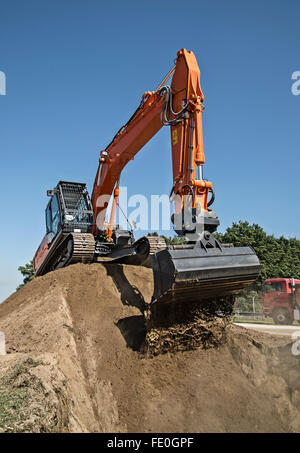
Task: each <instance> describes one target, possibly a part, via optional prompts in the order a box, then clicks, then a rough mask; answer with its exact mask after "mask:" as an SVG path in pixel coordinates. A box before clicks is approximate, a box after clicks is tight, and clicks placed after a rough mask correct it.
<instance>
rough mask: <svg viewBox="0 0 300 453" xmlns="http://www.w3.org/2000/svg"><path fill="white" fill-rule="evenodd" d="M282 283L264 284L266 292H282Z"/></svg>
mask: <svg viewBox="0 0 300 453" xmlns="http://www.w3.org/2000/svg"><path fill="white" fill-rule="evenodd" d="M281 290H282V286H281V282H266V283H265V284H264V292H265V293H271V292H272V291H281Z"/></svg>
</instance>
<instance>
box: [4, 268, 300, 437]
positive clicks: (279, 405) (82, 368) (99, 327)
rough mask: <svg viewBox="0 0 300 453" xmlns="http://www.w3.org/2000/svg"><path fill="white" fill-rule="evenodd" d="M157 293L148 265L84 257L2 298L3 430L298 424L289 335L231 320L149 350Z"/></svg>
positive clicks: (295, 364) (299, 401)
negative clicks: (196, 340)
mask: <svg viewBox="0 0 300 453" xmlns="http://www.w3.org/2000/svg"><path fill="white" fill-rule="evenodd" d="M151 295H152V272H151V270H150V269H147V268H142V267H134V266H122V265H116V264H114V265H113V264H109V263H106V264H105V263H104V264H98V263H97V264H92V265H83V264H76V265H73V266H70V267H69V268H66V269H60V270H58V271H56V272H52V273H49V274H48V275H46V276H44V277H39V278H36V279H34V280H33V281H32V282H30V283H29V284H27V285H26V286H25V287H24V288H23V289H21V290H20V291H18V292H17V293H14V294H13V295H12V296H11V297H10V298H9V299H7V301H5V302H4V303H3V304H1V305H0V331H3V332H5V335H6V342H7V344H6V347H7V352H8V354H7V355H6V356H0V432H1V431H2V432H3V431H4V432H5V431H37V432H55V431H63V432H95V431H97V432H174V433H176V432H179V433H180V432H181V433H183V432H295V431H296V432H299V431H300V379H299V372H300V360H299V356H298V355H295V354H293V352H292V343H291V342H292V340H291V339H290V338H288V337H279V336H273V335H270V334H264V333H261V332H256V331H254V330H249V329H245V328H244V327H239V326H235V325H233V324H228V325H223V326H222V329H223V330H222V332H223V335H222V341H220V343H219V344H218V342H213V343H211V344H209V342H208V343H206V344H205V345H203V347H198V348H196V349H194V350H190V351H180V352H176V353H170V352H167V353H165V354H160V355H157V356H154V357H152V356H151V355H150V354H149V353H147V350H146V349H145V348H143V349H141V347H142V345H143V342H144V339H145V330H144V318H143V315H142V312H141V306H142V305H143V303H144V301H146V302H149V301H150V300H151ZM220 322H222V321H220V320H219V319H217V320H216V323H215V326H214V325H212V324H211V323H210V325H209V326H208V328H207V329H208V330H211V331H213V332H215V331H218V329H220V328H221V327H220ZM216 326H217V327H216ZM204 346H205V348H204ZM141 350H142V351H143V352H141Z"/></svg>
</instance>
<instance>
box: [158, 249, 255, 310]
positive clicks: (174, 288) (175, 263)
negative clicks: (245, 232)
mask: <svg viewBox="0 0 300 453" xmlns="http://www.w3.org/2000/svg"><path fill="white" fill-rule="evenodd" d="M152 269H153V276H154V294H153V298H152V302H151V306H152V307H154V306H158V305H161V304H173V303H183V304H186V303H188V302H193V303H198V302H199V304H201V302H204V301H205V300H206V301H207V300H208V299H211V298H215V299H218V298H220V299H221V298H224V297H226V296H232V295H234V294H237V293H239V292H240V291H241V290H242V289H243V288H245V287H247V286H248V285H250V284H251V283H252V282H254V281H255V280H256V278H257V276H258V274H259V272H260V270H261V265H260V263H259V260H258V258H257V256H256V254H255V253H254V251H253V250H252V249H251V248H250V247H226V248H225V247H221V248H211V249H209V248H200V247H190V248H189V246H184V247H183V248H181V249H175V248H174V249H170V248H169V249H164V250H161V251H158V252H157V253H155V254H154V255H153V256H152Z"/></svg>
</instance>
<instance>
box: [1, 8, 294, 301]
mask: <svg viewBox="0 0 300 453" xmlns="http://www.w3.org/2000/svg"><path fill="white" fill-rule="evenodd" d="M299 15H300V3H299V1H298V0H295V1H293V0H288V1H285V2H284V1H276V0H275V1H263V2H262V1H257V0H252V1H251V2H250V1H221V0H215V1H214V2H209V1H201V0H198V1H195V0H191V1H188V2H182V1H180V0H172V1H164V0H162V1H151V2H150V1H135V0H134V1H132V0H128V1H127V2H123V1H118V0H115V1H114V2H102V1H99V0H98V1H95V0H85V1H77V0H72V1H70V0H62V1H58V0H52V1H51V2H50V1H45V0H44V1H34V0H29V1H21V0H18V1H17V0H2V1H1V3H0V71H3V72H4V73H5V74H6V82H7V86H6V90H7V91H6V93H7V94H6V96H0V152H1V164H0V189H1V190H0V197H1V206H2V210H1V212H2V213H1V220H2V221H1V222H0V257H1V258H0V301H1V300H3V299H4V298H5V297H7V296H8V295H9V294H10V293H11V292H12V291H13V290H14V289H15V287H16V285H17V284H19V283H20V282H21V281H22V277H21V274H20V273H19V272H18V271H17V267H18V266H19V265H22V264H24V263H26V262H28V261H29V260H30V259H31V258H32V256H33V254H34V252H35V250H36V248H37V246H38V244H39V243H40V241H41V239H42V237H43V235H44V231H45V225H44V223H45V222H44V209H45V206H46V203H47V200H48V199H47V197H46V190H47V189H48V188H52V187H53V186H55V184H56V183H57V181H58V180H59V179H64V180H74V181H80V182H81V181H82V182H86V183H87V184H88V187H89V189H91V187H92V184H93V180H94V176H95V173H96V168H97V162H98V152H99V150H101V149H103V148H105V146H106V145H107V144H108V143H109V142H110V140H111V138H112V137H113V135H114V133H115V132H116V131H117V130H118V129H119V127H120V126H121V125H122V124H124V123H125V122H126V121H127V120H128V118H129V117H130V116H131V114H132V113H133V111H134V110H135V109H136V107H137V105H138V103H139V102H140V98H141V95H142V93H143V92H144V91H148V90H153V89H155V88H156V87H157V85H158V84H159V83H160V82H161V80H162V78H163V76H164V75H165V74H166V73H167V72H168V71H169V69H170V68H171V67H172V66H173V61H174V59H175V57H176V53H177V51H178V50H179V49H181V48H182V47H184V48H186V49H188V50H192V51H193V52H194V53H195V55H196V58H197V60H198V64H199V67H200V70H201V86H202V89H203V92H204V95H205V106H206V109H205V113H204V115H203V128H204V146H205V154H206V161H207V163H206V166H205V170H204V171H205V177H207V178H208V179H209V180H210V181H212V182H213V185H214V188H215V191H216V202H215V204H214V208H215V209H216V211H217V214H218V216H219V218H220V220H221V226H220V228H219V230H220V231H224V230H225V229H226V228H227V226H229V225H231V223H232V222H233V221H238V220H239V219H241V220H248V221H249V222H251V223H258V224H260V225H261V226H262V227H263V228H264V229H265V230H266V231H267V233H269V234H274V235H275V236H279V235H281V234H284V235H285V236H287V237H295V236H296V237H298V238H299V237H300V234H299V229H300V212H299V199H300V197H299V171H300V153H299V151H300V149H299V143H300V127H299V119H300V117H299V116H300V115H299V114H300V96H293V95H292V92H291V86H292V83H293V81H292V80H291V77H292V74H293V72H295V71H300V27H299ZM171 174H172V173H171V151H170V139H169V130H168V129H167V128H164V129H163V130H162V131H161V132H160V133H159V134H157V135H156V136H155V137H154V138H153V139H152V140H151V141H150V142H149V143H148V144H147V145H146V147H145V148H144V149H143V150H142V151H141V152H140V153H139V155H138V156H137V157H136V159H135V160H134V161H133V162H131V163H130V164H129V165H128V167H127V168H126V169H125V171H124V174H123V176H122V185H126V186H128V192H129V194H134V193H140V194H144V195H146V196H147V197H149V196H150V194H151V193H154V194H160V193H169V191H170V188H171V185H172V176H171ZM164 233H165V234H168V232H164ZM139 234H140V233H139ZM139 234H138V235H139ZM170 234H171V233H170Z"/></svg>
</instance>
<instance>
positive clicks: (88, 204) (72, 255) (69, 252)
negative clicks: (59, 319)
mask: <svg viewBox="0 0 300 453" xmlns="http://www.w3.org/2000/svg"><path fill="white" fill-rule="evenodd" d="M171 77H172V79H171V84H170V85H166V82H167V81H168V80H169V79H170V78H171ZM203 102H204V96H203V92H202V90H201V87H200V70H199V67H198V64H197V61H196V58H195V55H194V54H193V52H191V51H187V50H185V49H181V50H180V51H179V52H178V53H177V59H176V61H175V66H174V67H173V68H172V69H171V71H170V72H169V73H168V74H167V76H166V77H165V78H164V80H163V81H162V83H161V84H160V85H159V87H158V88H157V89H156V90H155V91H147V92H145V93H144V94H143V96H142V99H141V102H140V104H139V106H138V108H137V109H136V111H135V112H134V114H133V115H132V116H131V118H130V119H129V120H128V121H127V123H126V124H125V125H124V126H122V127H121V128H120V129H119V131H118V132H117V133H116V134H115V136H114V137H113V139H112V141H111V142H110V143H109V145H108V146H107V147H106V148H105V149H104V150H102V151H101V152H100V157H99V164H98V169H97V172H96V176H95V181H94V186H93V192H92V196H91V198H90V197H89V194H88V191H87V188H86V185H85V184H84V183H77V182H67V181H59V182H58V184H57V185H56V187H55V188H54V189H53V190H48V191H47V195H48V196H49V197H50V201H49V203H48V205H47V208H46V235H45V236H44V238H43V240H42V242H41V244H40V246H39V247H38V249H37V251H36V253H35V255H34V258H33V263H34V272H35V276H41V275H44V274H46V273H48V272H49V271H53V270H56V269H59V268H62V267H65V266H69V265H70V264H73V263H77V262H85V263H91V262H93V261H99V260H100V261H101V258H105V259H106V260H107V259H110V260H112V261H114V262H117V263H127V264H134V265H148V266H149V265H150V266H152V270H153V277H154V293H153V297H152V302H151V304H152V306H159V305H161V304H163V305H164V307H165V306H168V307H171V306H172V307H174V306H176V304H177V303H180V304H182V303H183V304H187V303H188V302H192V303H197V304H199V305H200V306H201V302H202V301H204V300H207V299H209V300H215V301H217V302H218V300H220V301H221V300H223V298H224V297H227V296H230V297H232V296H234V295H235V294H237V293H239V292H240V291H241V290H242V289H244V288H245V287H247V286H248V285H250V284H251V283H252V282H253V281H255V280H256V278H257V276H258V275H259V272H260V270H261V265H260V263H259V260H258V258H257V256H256V254H255V253H254V251H253V250H252V249H251V248H250V247H233V246H229V247H228V246H225V245H224V244H221V243H220V242H219V241H218V240H217V239H216V238H215V237H214V235H213V233H214V232H215V231H216V229H217V227H218V225H219V219H218V217H217V215H216V213H215V211H214V210H212V209H210V206H211V205H212V203H213V201H214V197H215V195H214V191H213V188H212V183H211V182H209V181H208V180H206V179H204V178H203V165H204V163H205V156H204V152H203V132H202V113H203V110H204V105H203ZM163 126H169V127H170V130H171V148H172V168H173V181H172V189H171V193H170V202H172V203H174V214H173V215H172V219H171V220H172V222H173V225H174V231H175V232H176V234H177V235H179V236H181V237H182V238H183V239H184V241H183V243H182V244H180V245H173V246H167V245H166V243H165V241H164V239H163V238H162V237H155V236H147V237H142V238H140V239H138V240H135V239H134V236H133V232H132V231H131V230H130V231H129V230H124V229H121V228H120V227H119V226H118V225H115V218H116V210H117V208H118V198H119V181H120V176H121V173H122V170H123V169H124V167H125V166H126V165H127V163H128V162H130V161H131V160H133V158H134V156H135V155H136V154H137V153H138V152H139V151H140V150H141V149H142V148H143V146H144V145H145V144H146V143H147V142H148V141H149V140H150V139H151V138H152V137H153V136H154V135H155V134H157V132H158V131H159V130H160V129H161V128H162V127H163ZM109 201H110V205H111V207H110V210H109V212H107V211H108V207H109ZM108 214H110V215H109V216H108ZM107 217H108V218H109V220H106V218H107ZM166 304H167V305H166ZM217 305H218V304H217ZM172 309H173V308H172Z"/></svg>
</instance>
